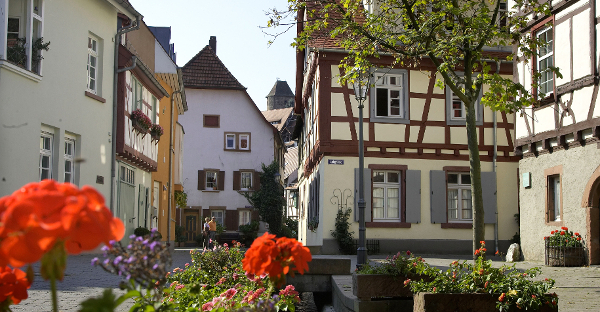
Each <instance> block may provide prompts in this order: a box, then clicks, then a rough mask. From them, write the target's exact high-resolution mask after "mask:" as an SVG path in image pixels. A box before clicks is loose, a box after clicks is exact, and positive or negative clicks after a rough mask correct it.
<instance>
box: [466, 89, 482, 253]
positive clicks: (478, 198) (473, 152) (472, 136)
mask: <svg viewBox="0 0 600 312" xmlns="http://www.w3.org/2000/svg"><path fill="white" fill-rule="evenodd" d="M475 102H476V101H475V100H471V103H470V104H468V105H467V104H465V106H466V111H467V116H466V119H467V139H468V145H469V163H470V167H471V168H470V174H471V207H472V209H473V210H472V211H473V260H476V259H477V256H476V255H475V250H477V249H479V247H480V245H481V244H480V242H481V241H483V240H484V239H485V225H484V218H483V217H484V215H483V195H482V192H481V162H480V160H479V146H478V142H477V141H478V140H477V128H476V126H475V118H476V116H475V115H476V113H475Z"/></svg>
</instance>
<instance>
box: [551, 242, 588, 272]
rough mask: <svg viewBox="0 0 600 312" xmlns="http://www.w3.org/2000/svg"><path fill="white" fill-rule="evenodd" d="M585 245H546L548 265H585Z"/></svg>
mask: <svg viewBox="0 0 600 312" xmlns="http://www.w3.org/2000/svg"><path fill="white" fill-rule="evenodd" d="M585 259H586V253H585V248H584V247H560V246H547V245H546V261H545V262H546V265H547V266H564V267H574V266H583V265H585Z"/></svg>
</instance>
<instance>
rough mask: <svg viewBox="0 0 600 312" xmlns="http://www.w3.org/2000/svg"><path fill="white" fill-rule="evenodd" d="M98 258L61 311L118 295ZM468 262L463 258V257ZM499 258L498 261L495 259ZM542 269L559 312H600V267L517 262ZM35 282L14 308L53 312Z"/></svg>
mask: <svg viewBox="0 0 600 312" xmlns="http://www.w3.org/2000/svg"><path fill="white" fill-rule="evenodd" d="M96 256H98V255H94V254H86V255H78V256H70V257H69V259H68V262H67V270H66V274H65V278H64V280H63V282H59V283H57V288H58V300H59V309H60V311H63V312H75V311H77V310H78V308H79V303H80V302H81V301H83V300H85V299H87V298H90V297H95V296H99V295H100V294H101V293H102V291H103V290H104V288H109V287H112V288H114V289H115V290H116V291H117V292H118V293H121V291H120V290H119V289H118V285H119V282H120V281H121V278H120V277H119V276H115V275H111V274H109V273H107V272H105V271H103V270H102V269H101V268H99V267H93V266H91V264H90V263H91V260H92V258H94V257H96ZM315 257H332V256H315ZM339 257H349V258H350V259H352V265H351V267H352V268H354V267H355V265H356V257H355V256H353V257H351V256H339ZM377 258H385V256H373V257H370V259H372V260H375V259H377ZM424 258H425V259H426V261H427V263H429V264H430V265H433V266H436V267H439V268H440V269H444V270H445V269H447V266H448V264H449V263H450V262H452V260H454V259H457V258H461V257H452V256H448V257H444V258H440V257H438V256H425V257H424ZM462 258H463V259H465V258H464V257H462ZM496 259H498V258H496ZM186 262H190V255H189V250H176V251H175V253H174V254H173V265H172V268H175V267H183V266H185V263H186ZM502 264H503V262H501V261H494V266H496V267H498V266H501V265H502ZM535 266H539V267H541V268H542V275H541V276H539V278H542V279H543V278H546V277H549V278H553V279H555V280H556V285H555V286H556V287H557V288H556V289H554V290H553V291H555V292H556V293H557V294H558V295H559V311H560V312H579V311H600V266H597V265H594V266H591V267H578V268H557V267H545V266H544V265H543V263H539V262H529V261H524V262H518V263H517V265H516V267H517V268H518V269H527V268H531V267H535ZM35 272H36V280H35V281H34V283H33V285H32V286H31V289H29V298H28V299H27V300H24V301H22V302H21V304H19V305H16V306H12V307H11V308H12V310H13V311H15V312H20V311H23V312H25V311H27V312H29V311H50V310H51V300H50V291H49V289H50V285H49V283H48V282H45V281H44V280H42V278H41V276H39V266H38V265H36V266H35ZM131 305H132V303H131V302H129V303H128V302H126V303H124V304H123V305H121V306H120V308H119V309H118V311H128V310H129V307H131Z"/></svg>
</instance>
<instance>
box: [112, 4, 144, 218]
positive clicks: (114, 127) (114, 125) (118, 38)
mask: <svg viewBox="0 0 600 312" xmlns="http://www.w3.org/2000/svg"><path fill="white" fill-rule="evenodd" d="M141 20H142V16H141V15H137V16H136V19H135V25H133V26H131V27H127V28H121V29H120V30H118V31H117V34H116V35H115V55H114V62H115V63H114V66H115V74H114V81H113V120H112V152H111V156H110V158H111V160H110V211H111V212H112V213H113V215H116V207H115V204H116V203H115V202H116V194H115V186H116V184H117V174H116V171H117V170H116V169H117V84H118V83H119V73H120V71H119V46H120V45H121V35H122V34H125V33H128V32H130V31H134V30H137V29H139V28H140V22H141ZM133 57H135V56H133ZM133 57H132V61H133V65H132V68H133V67H135V64H136V60H134V59H133ZM123 70H125V68H124V69H123ZM128 70H129V69H128Z"/></svg>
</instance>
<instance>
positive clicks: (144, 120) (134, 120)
mask: <svg viewBox="0 0 600 312" xmlns="http://www.w3.org/2000/svg"><path fill="white" fill-rule="evenodd" d="M129 118H130V119H131V126H132V127H133V129H134V130H136V131H137V132H138V133H139V134H144V135H145V134H146V133H148V131H149V130H150V127H152V121H151V120H150V118H149V117H148V116H146V115H145V114H144V113H143V112H142V111H141V110H140V109H136V110H134V111H133V112H131V115H129Z"/></svg>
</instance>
